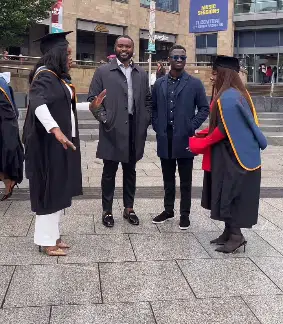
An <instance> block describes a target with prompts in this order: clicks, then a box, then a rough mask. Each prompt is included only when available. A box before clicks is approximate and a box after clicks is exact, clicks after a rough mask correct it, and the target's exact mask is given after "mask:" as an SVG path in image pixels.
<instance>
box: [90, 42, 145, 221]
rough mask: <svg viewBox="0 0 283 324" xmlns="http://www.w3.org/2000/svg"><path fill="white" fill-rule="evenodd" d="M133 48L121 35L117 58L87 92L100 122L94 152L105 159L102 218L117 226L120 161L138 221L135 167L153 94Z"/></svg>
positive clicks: (130, 214) (129, 214)
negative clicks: (114, 208)
mask: <svg viewBox="0 0 283 324" xmlns="http://www.w3.org/2000/svg"><path fill="white" fill-rule="evenodd" d="M133 51H134V42H133V40H132V39H131V38H130V37H129V36H120V37H118V39H117V40H116V43H115V52H116V57H117V58H115V59H114V60H113V61H112V62H111V63H110V64H106V65H103V66H101V67H99V68H98V69H97V70H96V72H95V74H94V77H93V80H92V82H91V85H90V89H89V95H88V101H90V111H91V112H92V113H93V115H94V117H95V118H96V119H97V120H98V121H99V122H100V126H99V143H98V147H97V154H96V156H97V157H98V158H99V159H103V163H104V168H103V174H102V181H101V187H102V207H103V213H102V223H103V224H104V225H105V226H106V227H112V226H114V218H113V214H112V204H113V196H114V191H115V177H116V172H117V169H118V165H119V162H121V163H122V168H123V200H124V207H125V210H124V218H125V219H127V220H128V221H129V223H130V224H132V225H139V219H138V217H137V215H136V214H135V212H134V209H133V207H134V197H135V189H136V171H135V168H136V162H137V161H139V160H140V159H141V158H142V157H143V153H144V146H145V140H146V136H147V128H148V126H149V124H150V114H151V95H150V91H149V85H148V77H147V74H146V72H145V71H144V70H143V69H142V68H141V67H139V66H138V65H136V64H134V62H133V61H132V60H131V58H132V56H133ZM105 95H106V97H105Z"/></svg>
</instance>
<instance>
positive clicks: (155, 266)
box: [100, 261, 192, 303]
mask: <svg viewBox="0 0 283 324" xmlns="http://www.w3.org/2000/svg"><path fill="white" fill-rule="evenodd" d="M100 278H101V287H102V296H103V302H104V303H112V302H139V301H151V300H172V299H187V298H191V297H192V292H191V290H190V288H189V286H188V284H187V282H186V280H185V278H184V277H183V275H182V273H181V271H180V269H179V268H178V266H177V264H176V263H175V262H174V261H157V262H154V261H149V262H127V263H105V264H101V265H100Z"/></svg>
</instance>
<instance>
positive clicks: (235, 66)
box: [212, 55, 240, 73]
mask: <svg viewBox="0 0 283 324" xmlns="http://www.w3.org/2000/svg"><path fill="white" fill-rule="evenodd" d="M212 67H213V69H216V68H217V67H222V68H225V69H230V70H234V71H236V72H238V73H239V72H240V63H239V60H238V59H237V58H236V57H232V56H225V55H218V56H216V59H215V60H214V62H213V64H212Z"/></svg>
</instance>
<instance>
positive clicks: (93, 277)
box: [4, 265, 101, 308]
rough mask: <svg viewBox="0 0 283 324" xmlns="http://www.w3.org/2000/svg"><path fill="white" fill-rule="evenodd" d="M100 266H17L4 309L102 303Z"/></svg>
mask: <svg viewBox="0 0 283 324" xmlns="http://www.w3.org/2000/svg"><path fill="white" fill-rule="evenodd" d="M100 302H101V295H100V289H99V275H98V268H97V265H94V266H89V265H88V266H83V265H57V266H47V265H45V266H43V265H35V266H19V267H17V269H16V271H15V274H14V277H13V280H12V282H11V285H10V289H9V291H8V294H7V296H6V300H5V304H4V308H11V307H27V306H48V305H64V304H78V305H82V304H93V303H100Z"/></svg>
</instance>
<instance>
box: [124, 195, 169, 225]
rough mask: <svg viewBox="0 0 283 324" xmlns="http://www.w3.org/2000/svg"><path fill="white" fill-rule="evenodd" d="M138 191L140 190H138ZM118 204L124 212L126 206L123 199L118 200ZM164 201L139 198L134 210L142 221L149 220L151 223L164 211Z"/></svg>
mask: <svg viewBox="0 0 283 324" xmlns="http://www.w3.org/2000/svg"><path fill="white" fill-rule="evenodd" d="M137 190H138V189H137ZM118 203H119V206H120V209H121V211H123V210H124V207H123V206H124V204H123V200H122V199H118ZM163 208H164V207H163V200H162V199H146V198H137V199H135V204H134V209H135V212H136V214H137V216H138V217H141V218H142V219H146V218H147V219H148V221H149V222H151V220H152V218H153V217H155V216H157V215H158V214H160V213H161V212H162V211H163Z"/></svg>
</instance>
